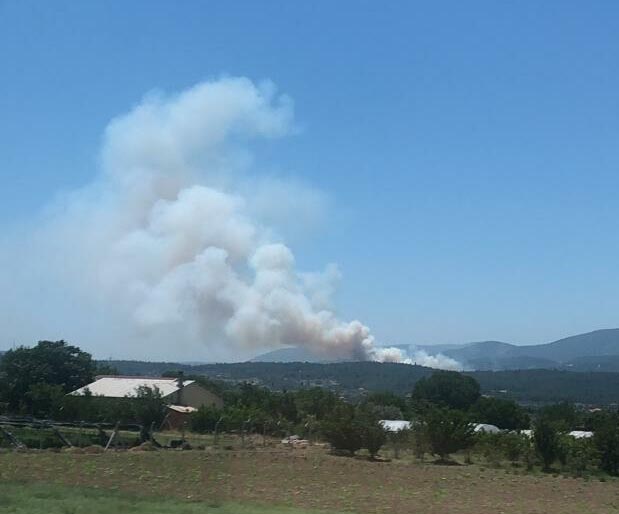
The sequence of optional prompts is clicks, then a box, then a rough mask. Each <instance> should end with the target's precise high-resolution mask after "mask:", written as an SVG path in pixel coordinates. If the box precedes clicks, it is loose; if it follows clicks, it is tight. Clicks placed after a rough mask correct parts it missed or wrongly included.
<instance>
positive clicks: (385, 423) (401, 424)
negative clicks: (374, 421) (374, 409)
mask: <svg viewBox="0 0 619 514" xmlns="http://www.w3.org/2000/svg"><path fill="white" fill-rule="evenodd" d="M379 423H380V424H381V426H382V427H383V428H384V429H385V430H386V431H387V432H400V431H401V430H410V428H411V426H412V425H411V422H410V421H406V420H404V419H381V420H380V421H379Z"/></svg>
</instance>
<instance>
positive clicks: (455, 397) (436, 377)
mask: <svg viewBox="0 0 619 514" xmlns="http://www.w3.org/2000/svg"><path fill="white" fill-rule="evenodd" d="M479 396H480V392H479V384H478V383H477V381H476V380H475V379H474V378H472V377H469V376H467V375H463V374H462V373H457V372H456V371H437V372H435V373H433V374H432V375H431V376H430V377H427V378H422V379H421V380H419V381H418V382H417V383H416V384H415V388H414V389H413V395H412V398H413V400H414V401H416V402H418V403H430V404H433V405H436V406H439V407H447V408H449V409H458V410H463V411H465V410H468V409H469V408H470V407H471V405H473V404H474V403H475V402H476V401H477V400H478V398H479Z"/></svg>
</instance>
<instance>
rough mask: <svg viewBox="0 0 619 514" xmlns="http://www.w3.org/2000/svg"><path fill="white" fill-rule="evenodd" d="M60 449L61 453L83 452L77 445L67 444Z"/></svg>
mask: <svg viewBox="0 0 619 514" xmlns="http://www.w3.org/2000/svg"><path fill="white" fill-rule="evenodd" d="M61 451H62V453H84V449H83V448H79V447H78V446H68V447H66V448H63V449H62V450H61Z"/></svg>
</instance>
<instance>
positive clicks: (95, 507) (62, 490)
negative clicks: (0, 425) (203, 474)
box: [0, 483, 312, 514]
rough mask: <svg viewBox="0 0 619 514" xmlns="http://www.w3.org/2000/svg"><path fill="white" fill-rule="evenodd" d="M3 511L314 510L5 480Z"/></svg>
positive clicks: (287, 513) (161, 513)
mask: <svg viewBox="0 0 619 514" xmlns="http://www.w3.org/2000/svg"><path fill="white" fill-rule="evenodd" d="M0 512H7V513H8V512H10V513H12V514H71V513H72V514H81V513H86V512H87V513H88V514H109V513H110V512H117V513H120V514H198V513H199V514H312V513H311V512H310V511H306V510H299V509H287V508H282V509H279V508H273V507H259V506H253V505H241V504H238V503H223V504H222V503H218V502H187V501H183V500H177V499H162V498H140V497H136V496H134V495H128V494H121V493H110V492H109V491H101V490H97V489H91V488H90V489H89V488H79V489H76V488H71V487H68V486H50V485H38V484H28V485H26V484H14V483H13V484H6V483H5V484H1V485H0Z"/></svg>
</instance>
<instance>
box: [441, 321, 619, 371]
mask: <svg viewBox="0 0 619 514" xmlns="http://www.w3.org/2000/svg"><path fill="white" fill-rule="evenodd" d="M443 353H444V354H445V355H447V356H448V357H451V358H452V359H456V360H457V361H459V362H461V363H462V364H464V365H465V366H466V367H468V368H471V369H485V370H501V369H533V368H566V369H569V368H571V367H573V366H574V364H575V362H573V361H578V362H579V363H580V364H579V365H580V366H583V365H584V364H585V362H588V363H589V365H590V366H591V367H590V368H588V369H583V371H595V369H596V368H597V366H598V364H599V363H600V361H603V360H604V359H605V358H606V357H608V356H612V355H616V356H619V329H617V328H614V329H603V330H595V331H593V332H587V333H585V334H578V335H575V336H570V337H565V338H563V339H559V340H557V341H553V342H550V343H545V344H539V345H515V344H510V343H503V342H500V341H483V342H479V343H469V344H465V345H462V346H460V347H459V348H454V349H451V350H446V351H445V352H443ZM583 358H586V359H585V361H583V360H582V359H583ZM616 370H619V367H618V368H617V369H616ZM613 371H615V370H613Z"/></svg>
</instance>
